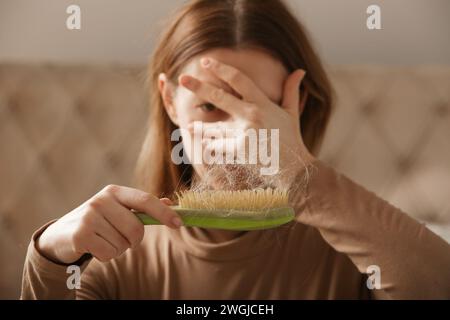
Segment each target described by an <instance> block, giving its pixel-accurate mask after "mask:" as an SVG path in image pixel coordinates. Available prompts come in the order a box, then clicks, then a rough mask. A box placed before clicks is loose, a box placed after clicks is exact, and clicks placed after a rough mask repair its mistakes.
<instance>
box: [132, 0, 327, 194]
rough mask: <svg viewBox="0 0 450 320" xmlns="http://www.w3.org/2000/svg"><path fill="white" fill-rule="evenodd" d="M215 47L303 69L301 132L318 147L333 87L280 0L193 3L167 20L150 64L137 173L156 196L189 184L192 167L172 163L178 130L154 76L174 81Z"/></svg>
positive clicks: (197, 0) (315, 149) (312, 149)
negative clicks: (256, 52)
mask: <svg viewBox="0 0 450 320" xmlns="http://www.w3.org/2000/svg"><path fill="white" fill-rule="evenodd" d="M215 48H229V49H244V48H259V49H263V50H265V51H266V52H269V53H270V54H272V55H274V56H275V57H276V58H278V59H279V60H280V61H281V62H282V63H283V64H284V65H285V67H286V68H287V70H288V71H289V72H290V73H291V72H293V71H295V70H296V69H299V68H301V69H304V70H306V71H307V74H306V77H305V79H304V80H303V84H302V87H303V88H302V89H303V90H306V91H307V92H308V100H307V102H306V105H305V109H304V111H303V114H302V116H301V119H300V121H301V128H302V132H301V133H302V137H303V140H304V143H305V145H306V147H307V148H308V150H309V151H310V152H311V153H312V154H317V152H318V150H319V148H320V145H321V142H322V139H323V136H324V133H325V129H326V127H327V124H328V120H329V118H330V114H331V109H332V90H331V86H330V83H329V80H328V78H327V75H326V73H325V71H324V68H323V66H322V64H321V62H320V60H319V58H318V56H317V54H316V53H315V52H314V50H313V48H312V46H311V44H310V41H309V39H308V36H307V35H306V32H305V30H304V28H303V27H302V25H301V24H300V23H299V21H298V20H297V19H296V18H295V17H294V16H293V15H292V14H291V12H290V11H289V9H288V7H287V6H286V5H285V4H284V3H283V1H282V0H258V1H255V0H191V1H188V2H187V3H186V4H185V5H184V6H183V7H181V8H180V9H179V10H178V11H177V12H176V13H175V14H174V16H173V18H172V19H171V20H170V21H169V23H168V26H167V27H166V29H165V32H163V33H162V34H161V36H160V38H159V41H158V43H157V45H156V48H155V51H154V53H153V55H152V57H151V60H150V64H149V78H148V81H149V85H150V109H151V110H150V111H151V112H150V118H149V122H148V125H149V128H148V132H147V135H146V138H145V141H144V144H143V147H142V150H141V154H140V156H139V159H138V164H137V170H136V174H137V179H138V184H139V187H141V188H142V189H144V190H146V191H148V192H150V193H152V194H154V195H156V196H169V197H170V196H172V195H173V193H174V191H177V190H178V189H180V188H182V187H186V186H187V185H189V182H190V179H191V178H192V173H193V168H192V166H190V165H187V164H181V165H175V164H174V163H173V162H172V161H171V157H170V155H171V150H172V148H173V146H174V145H175V144H176V143H178V142H172V141H171V140H170V135H171V133H172V131H173V130H175V129H176V128H177V127H176V126H175V125H174V124H173V123H172V122H171V121H170V119H169V117H168V115H167V113H166V111H165V108H164V105H163V100H162V97H161V95H160V93H159V90H158V76H159V74H160V73H165V74H166V75H167V78H168V80H170V81H171V82H172V83H176V82H177V81H176V79H177V78H178V76H179V75H180V72H181V70H182V69H183V67H184V65H185V64H186V63H187V62H188V61H189V60H190V59H191V58H193V57H194V56H197V55H199V54H202V53H204V52H205V51H208V50H210V49H215ZM299 90H301V88H299Z"/></svg>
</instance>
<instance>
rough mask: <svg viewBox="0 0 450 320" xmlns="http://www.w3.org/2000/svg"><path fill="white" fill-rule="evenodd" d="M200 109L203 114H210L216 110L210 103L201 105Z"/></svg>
mask: <svg viewBox="0 0 450 320" xmlns="http://www.w3.org/2000/svg"><path fill="white" fill-rule="evenodd" d="M200 108H201V109H202V110H203V111H205V112H212V111H214V110H216V109H217V108H216V107H215V106H214V105H213V104H211V103H205V104H202V105H201V106H200Z"/></svg>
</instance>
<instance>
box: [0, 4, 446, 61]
mask: <svg viewBox="0 0 450 320" xmlns="http://www.w3.org/2000/svg"><path fill="white" fill-rule="evenodd" d="M286 2H288V3H289V5H290V6H291V7H292V8H293V10H294V11H295V12H296V14H297V15H298V16H299V17H300V18H301V20H302V21H303V22H304V24H305V25H306V26H307V28H308V29H309V30H310V33H311V35H312V37H313V39H314V40H315V43H316V46H317V47H318V49H319V51H320V53H321V54H322V56H323V58H324V59H325V61H326V62H327V63H330V64H361V63H363V64H366V63H370V64H390V65H398V64H423V63H427V64H430V63H432V64H442V63H445V64H449V63H450V41H449V38H450V37H449V32H450V1H448V0H428V1H424V0H338V1H335V0H287V1H286ZM181 3H183V1H181V0H164V1H159V0H130V1H127V2H126V5H124V2H123V1H121V0H58V1H54V0H35V1H28V0H0V60H14V61H27V62H28V61H57V62H75V63H78V62H101V63H109V62H120V63H130V64H138V63H145V62H146V57H147V55H148V53H149V52H150V50H151V48H152V39H153V37H154V35H155V34H157V32H158V29H157V28H155V27H156V25H157V23H158V21H160V20H161V17H164V16H166V15H167V14H168V13H170V11H171V10H173V9H174V8H175V7H177V6H178V5H179V4H181ZM70 4H78V5H79V6H80V7H81V12H82V13H81V14H82V26H81V30H80V31H69V30H67V29H66V26H65V19H66V17H67V14H66V12H65V11H66V8H67V7H68V6H69V5H70ZM370 4H378V5H379V6H380V7H381V10H382V11H381V12H382V27H383V30H376V31H369V30H367V28H366V17H367V14H366V8H367V7H368V6H369V5H370Z"/></svg>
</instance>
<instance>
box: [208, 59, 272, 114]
mask: <svg viewBox="0 0 450 320" xmlns="http://www.w3.org/2000/svg"><path fill="white" fill-rule="evenodd" d="M201 65H202V67H203V68H205V69H207V70H210V71H211V72H212V73H213V74H214V75H215V76H216V77H218V78H219V79H221V80H223V81H225V82H226V83H227V84H228V85H229V86H230V87H231V88H233V90H235V91H236V92H238V93H239V94H240V95H241V96H242V97H243V98H244V100H246V101H248V102H252V103H256V104H259V105H265V104H267V102H268V100H269V99H268V98H267V96H266V95H265V94H264V92H263V91H262V90H261V89H260V88H259V87H258V86H257V85H256V84H255V82H254V81H253V80H252V79H250V78H249V77H248V76H247V75H246V74H245V73H243V72H242V71H241V70H239V69H237V68H235V67H233V66H230V65H228V64H225V63H223V62H221V61H218V60H216V59H213V58H210V57H204V58H202V59H201Z"/></svg>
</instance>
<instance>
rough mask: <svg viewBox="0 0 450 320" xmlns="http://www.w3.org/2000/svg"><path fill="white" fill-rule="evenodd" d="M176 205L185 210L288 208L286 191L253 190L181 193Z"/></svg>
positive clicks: (178, 195)
mask: <svg viewBox="0 0 450 320" xmlns="http://www.w3.org/2000/svg"><path fill="white" fill-rule="evenodd" d="M176 195H177V197H178V204H179V206H180V207H181V208H187V209H208V210H215V209H216V210H220V209H225V210H243V211H252V210H264V209H272V208H282V207H288V206H289V205H288V191H285V190H278V189H271V188H269V189H255V190H239V191H216V190H214V191H182V192H180V193H177V194H176Z"/></svg>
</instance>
